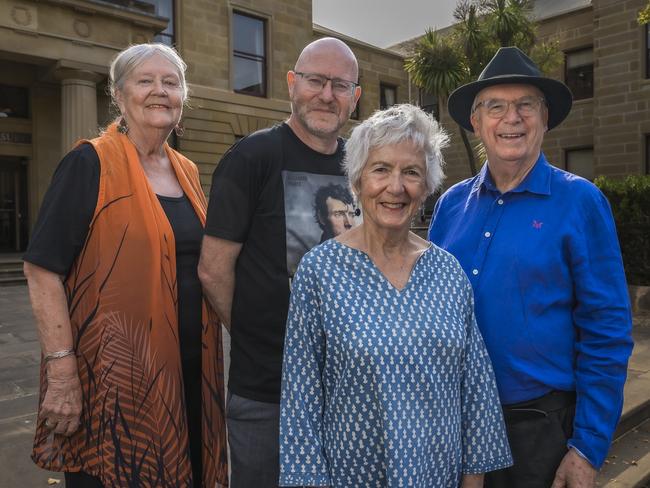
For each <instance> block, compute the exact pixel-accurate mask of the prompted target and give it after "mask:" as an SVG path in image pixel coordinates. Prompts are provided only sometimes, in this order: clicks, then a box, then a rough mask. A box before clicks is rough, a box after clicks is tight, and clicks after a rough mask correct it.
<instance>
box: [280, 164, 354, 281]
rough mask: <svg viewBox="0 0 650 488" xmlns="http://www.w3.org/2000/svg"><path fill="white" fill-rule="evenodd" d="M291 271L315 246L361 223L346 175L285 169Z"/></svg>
mask: <svg viewBox="0 0 650 488" xmlns="http://www.w3.org/2000/svg"><path fill="white" fill-rule="evenodd" d="M282 182H283V185H284V214H285V222H286V229H287V270H288V272H289V277H293V275H294V273H295V272H296V269H297V268H298V263H299V262H300V259H301V258H302V256H303V255H304V254H305V253H306V252H307V251H309V250H310V249H311V248H312V247H314V246H315V245H317V244H320V243H321V242H324V241H326V240H327V239H331V238H332V237H336V236H337V235H339V234H341V233H342V232H345V231H346V230H348V229H351V228H352V227H354V226H355V225H357V224H358V223H360V217H357V216H356V215H355V210H356V207H355V204H354V200H353V198H352V194H351V193H350V190H349V189H348V184H347V180H346V178H345V176H332V175H318V174H313V173H305V172H298V171H286V170H285V171H283V172H282Z"/></svg>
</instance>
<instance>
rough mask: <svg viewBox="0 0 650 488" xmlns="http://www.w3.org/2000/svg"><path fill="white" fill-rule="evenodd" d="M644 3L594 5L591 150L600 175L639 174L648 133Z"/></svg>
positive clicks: (611, 0)
mask: <svg viewBox="0 0 650 488" xmlns="http://www.w3.org/2000/svg"><path fill="white" fill-rule="evenodd" d="M645 3H646V2H645V0H627V1H621V0H594V2H593V4H594V59H595V63H596V64H595V69H594V89H595V93H594V146H595V152H594V155H595V164H596V170H597V172H598V173H599V174H605V175H613V176H622V175H625V174H634V173H643V171H644V166H645V164H644V161H645V147H644V146H645V142H644V139H645V134H647V133H650V113H649V112H648V108H649V106H648V102H649V101H650V80H647V79H646V78H645V61H644V55H645V41H644V33H645V29H644V27H641V26H639V25H638V24H637V21H636V17H637V13H638V12H639V10H640V9H641V8H642V7H643V6H644V5H645Z"/></svg>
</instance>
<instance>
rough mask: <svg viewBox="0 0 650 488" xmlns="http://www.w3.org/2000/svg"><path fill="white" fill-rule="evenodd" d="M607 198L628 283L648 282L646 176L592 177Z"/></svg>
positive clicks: (649, 183) (649, 196) (649, 194)
mask: <svg viewBox="0 0 650 488" xmlns="http://www.w3.org/2000/svg"><path fill="white" fill-rule="evenodd" d="M594 183H596V185H597V186H598V187H599V188H600V189H601V191H602V192H603V193H604V194H605V196H606V197H607V199H608V200H609V203H610V205H611V206H612V213H613V214H614V221H615V222H616V230H617V232H618V240H619V242H620V243H621V252H622V253H623V264H624V265H625V274H626V276H627V281H628V283H630V284H632V285H645V286H648V285H650V176H639V175H633V176H628V177H626V178H625V179H623V180H615V179H610V178H605V177H604V176H599V177H598V178H596V180H595V181H594Z"/></svg>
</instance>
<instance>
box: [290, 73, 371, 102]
mask: <svg viewBox="0 0 650 488" xmlns="http://www.w3.org/2000/svg"><path fill="white" fill-rule="evenodd" d="M294 73H295V74H297V75H298V76H300V77H302V79H303V80H305V82H306V84H307V89H308V90H310V91H312V92H314V93H319V92H320V91H321V90H323V88H325V85H327V82H328V81H330V82H331V83H332V93H334V95H336V96H339V97H351V96H352V95H354V90H355V88H356V87H357V86H359V83H355V82H354V81H348V80H342V79H340V78H328V77H327V76H325V75H320V74H318V73H303V72H301V71H295V72H294Z"/></svg>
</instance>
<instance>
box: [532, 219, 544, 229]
mask: <svg viewBox="0 0 650 488" xmlns="http://www.w3.org/2000/svg"><path fill="white" fill-rule="evenodd" d="M543 223H544V222H539V221H537V220H533V228H534V229H537V230H539V229H541V228H542V224H543Z"/></svg>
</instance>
